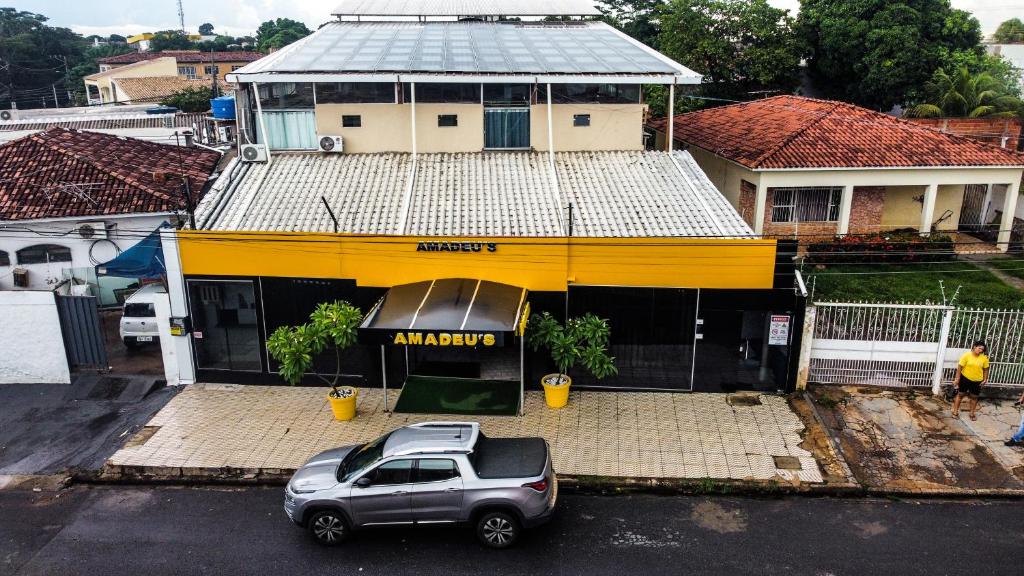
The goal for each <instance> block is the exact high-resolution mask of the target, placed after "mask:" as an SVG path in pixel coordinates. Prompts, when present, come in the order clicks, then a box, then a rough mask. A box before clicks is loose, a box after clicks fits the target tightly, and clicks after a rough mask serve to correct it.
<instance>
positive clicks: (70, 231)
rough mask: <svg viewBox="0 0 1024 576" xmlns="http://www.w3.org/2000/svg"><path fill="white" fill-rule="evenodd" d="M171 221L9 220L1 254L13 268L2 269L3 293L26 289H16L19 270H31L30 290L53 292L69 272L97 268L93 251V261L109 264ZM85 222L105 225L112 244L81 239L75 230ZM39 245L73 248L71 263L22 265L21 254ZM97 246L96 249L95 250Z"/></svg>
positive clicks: (2, 227)
mask: <svg viewBox="0 0 1024 576" xmlns="http://www.w3.org/2000/svg"><path fill="white" fill-rule="evenodd" d="M170 218H171V217H170V215H168V214H145V215H138V216H135V215H131V216H118V217H111V216H105V217H101V216H94V217H84V218H61V219H46V220H9V221H5V222H3V223H0V250H3V251H4V252H7V255H8V257H9V258H10V261H11V264H10V266H0V290H23V288H15V286H14V279H13V277H12V273H13V270H14V269H15V268H24V269H26V270H28V280H29V286H28V288H27V289H28V290H49V289H51V288H52V287H53V286H54V285H56V284H57V283H59V282H60V281H61V279H62V278H63V271H64V269H65V268H91V267H93V266H95V265H96V263H95V262H93V261H92V260H91V259H90V257H89V251H90V249H93V250H92V255H93V257H95V258H96V259H97V260H99V261H100V262H107V261H109V260H112V259H113V258H114V257H115V256H116V255H117V254H118V249H120V250H121V251H122V252H123V251H125V250H127V249H128V248H131V247H132V246H134V245H135V244H137V243H138V242H139V241H140V240H142V239H143V238H144V237H145V236H146V234H148V233H149V232H152V231H153V230H155V229H156V228H157V226H159V225H160V223H162V222H165V221H169V219H170ZM82 222H104V223H105V224H106V225H107V229H108V235H107V238H108V239H109V241H106V240H95V239H88V240H87V239H83V238H81V237H80V236H79V235H78V234H77V233H75V232H74V230H75V229H76V228H77V226H78V225H79V224H81V223H82ZM39 233H41V234H39ZM36 244H57V245H60V246H65V247H67V248H70V249H71V262H53V263H49V264H19V263H18V258H17V252H18V250H21V249H22V248H27V247H29V246H34V245H36ZM94 244H95V248H93V245H94ZM115 246H116V248H115ZM96 296H98V294H96Z"/></svg>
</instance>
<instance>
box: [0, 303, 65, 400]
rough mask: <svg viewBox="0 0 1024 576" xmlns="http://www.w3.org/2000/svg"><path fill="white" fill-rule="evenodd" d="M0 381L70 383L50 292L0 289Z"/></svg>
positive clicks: (55, 307)
mask: <svg viewBox="0 0 1024 576" xmlns="http://www.w3.org/2000/svg"><path fill="white" fill-rule="evenodd" d="M0 318H2V319H3V322H2V323H0V351H2V352H0V384H47V383H49V384H70V383H71V371H70V369H69V368H68V360H67V355H66V353H65V352H64V339H63V338H62V336H61V329H60V319H59V318H58V316H57V302H56V300H55V299H54V295H53V293H52V292H0Z"/></svg>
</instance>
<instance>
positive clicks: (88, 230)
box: [75, 222, 107, 240]
mask: <svg viewBox="0 0 1024 576" xmlns="http://www.w3.org/2000/svg"><path fill="white" fill-rule="evenodd" d="M75 232H76V233H77V234H78V235H79V236H81V237H82V238H84V239H86V240H103V239H105V238H106V237H107V224H106V223H105V222H80V223H78V224H75Z"/></svg>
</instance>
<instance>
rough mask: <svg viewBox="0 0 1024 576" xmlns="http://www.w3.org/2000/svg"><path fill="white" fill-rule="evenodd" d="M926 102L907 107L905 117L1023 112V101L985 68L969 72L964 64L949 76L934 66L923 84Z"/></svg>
mask: <svg viewBox="0 0 1024 576" xmlns="http://www.w3.org/2000/svg"><path fill="white" fill-rule="evenodd" d="M924 93H925V95H926V99H927V102H925V103H922V104H918V105H917V106H914V107H912V108H910V109H909V110H907V112H906V116H907V117H908V118H941V117H952V118H957V117H961V118H962V117H967V118H1013V117H1015V116H1020V115H1021V113H1022V112H1024V102H1021V100H1020V99H1019V98H1017V97H1016V96H1013V95H1011V94H1008V93H1007V90H1006V87H1005V86H1004V85H1003V84H1002V83H1001V82H1000V81H999V80H997V79H996V78H994V77H992V76H991V75H990V74H988V73H987V72H982V73H980V74H973V75H972V74H971V73H970V72H969V71H968V70H967V68H960V69H958V70H957V71H956V72H955V73H954V74H953V75H952V76H950V75H949V74H947V73H946V71H945V70H941V69H940V70H938V71H937V72H935V75H934V76H932V79H931V81H929V82H928V83H926V84H925V86H924Z"/></svg>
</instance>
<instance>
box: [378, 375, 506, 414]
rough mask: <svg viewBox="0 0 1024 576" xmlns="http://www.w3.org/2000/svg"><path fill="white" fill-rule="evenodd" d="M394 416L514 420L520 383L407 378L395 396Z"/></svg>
mask: <svg viewBox="0 0 1024 576" xmlns="http://www.w3.org/2000/svg"><path fill="white" fill-rule="evenodd" d="M395 412H401V413H405V414H469V415H474V416H515V415H516V414H518V413H519V383H518V382H509V381H507V380H477V379H474V378H442V377H439V376H409V377H408V378H406V380H405V385H404V386H403V387H402V392H401V394H400V395H399V396H398V402H397V403H396V404H395Z"/></svg>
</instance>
